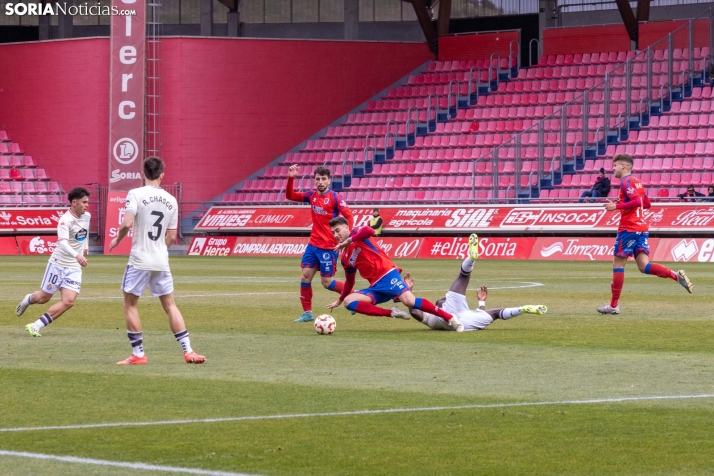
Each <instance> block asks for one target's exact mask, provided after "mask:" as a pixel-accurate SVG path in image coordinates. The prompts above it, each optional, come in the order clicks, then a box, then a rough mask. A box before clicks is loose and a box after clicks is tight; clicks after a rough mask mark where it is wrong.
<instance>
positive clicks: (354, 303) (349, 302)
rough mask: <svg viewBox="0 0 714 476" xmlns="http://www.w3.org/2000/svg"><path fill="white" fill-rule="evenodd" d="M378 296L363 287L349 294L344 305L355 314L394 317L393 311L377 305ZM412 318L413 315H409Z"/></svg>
mask: <svg viewBox="0 0 714 476" xmlns="http://www.w3.org/2000/svg"><path fill="white" fill-rule="evenodd" d="M377 300H378V298H377V297H376V294H375V292H373V291H372V290H371V288H368V289H362V290H360V291H357V292H354V293H352V294H350V295H349V296H347V297H346V298H345V301H344V306H345V308H346V309H347V310H348V311H351V312H352V313H353V314H354V313H358V314H364V315H366V316H382V317H392V311H391V310H389V309H384V308H381V307H379V306H376V305H375V304H376V303H377ZM409 318H411V316H410V317H409Z"/></svg>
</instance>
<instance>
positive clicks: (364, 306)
mask: <svg viewBox="0 0 714 476" xmlns="http://www.w3.org/2000/svg"><path fill="white" fill-rule="evenodd" d="M346 307H347V309H349V310H350V311H352V312H359V313H360V314H366V315H368V316H384V317H391V316H392V311H390V310H389V309H382V308H381V307H377V306H375V305H374V304H372V303H371V302H364V301H352V302H351V303H349V304H348V305H347V306H346Z"/></svg>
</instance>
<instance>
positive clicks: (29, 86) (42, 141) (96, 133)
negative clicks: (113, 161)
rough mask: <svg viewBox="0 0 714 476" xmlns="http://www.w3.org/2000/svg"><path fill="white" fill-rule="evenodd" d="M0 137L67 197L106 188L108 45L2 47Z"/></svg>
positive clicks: (63, 43)
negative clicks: (69, 192) (80, 188)
mask: <svg viewBox="0 0 714 476" xmlns="http://www.w3.org/2000/svg"><path fill="white" fill-rule="evenodd" d="M0 64H2V74H0V129H3V130H6V131H7V132H8V135H9V136H10V138H11V139H13V140H14V141H15V142H19V143H20V145H21V146H22V148H23V150H24V152H25V153H26V154H28V155H31V156H33V157H34V158H35V159H37V160H38V161H39V163H40V166H41V167H43V168H44V169H45V170H47V173H48V174H49V175H50V176H51V177H52V179H53V180H56V181H57V182H59V183H61V184H62V186H63V187H64V188H65V189H67V188H68V187H69V188H71V187H74V186H77V185H84V184H89V183H95V182H101V183H102V184H106V182H107V153H108V152H107V150H108V135H107V134H108V130H109V39H108V38H94V39H84V40H60V41H45V42H35V43H17V44H6V45H0Z"/></svg>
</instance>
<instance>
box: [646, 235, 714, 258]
mask: <svg viewBox="0 0 714 476" xmlns="http://www.w3.org/2000/svg"><path fill="white" fill-rule="evenodd" d="M652 261H685V262H693V263H714V239H712V238H662V239H660V240H659V245H658V246H657V250H656V252H655V253H653V257H652Z"/></svg>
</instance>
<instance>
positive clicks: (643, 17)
mask: <svg viewBox="0 0 714 476" xmlns="http://www.w3.org/2000/svg"><path fill="white" fill-rule="evenodd" d="M649 19H650V0H637V21H638V22H641V21H649Z"/></svg>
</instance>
